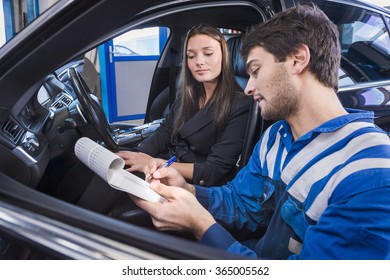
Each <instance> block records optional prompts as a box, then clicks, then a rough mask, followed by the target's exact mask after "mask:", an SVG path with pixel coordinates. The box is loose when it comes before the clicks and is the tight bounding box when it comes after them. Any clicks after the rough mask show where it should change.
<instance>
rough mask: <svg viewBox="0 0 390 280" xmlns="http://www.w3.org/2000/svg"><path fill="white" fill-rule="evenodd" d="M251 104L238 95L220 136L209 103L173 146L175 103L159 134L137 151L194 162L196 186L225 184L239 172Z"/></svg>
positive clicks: (191, 120)
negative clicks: (237, 164)
mask: <svg viewBox="0 0 390 280" xmlns="http://www.w3.org/2000/svg"><path fill="white" fill-rule="evenodd" d="M250 103H251V98H250V97H248V96H245V95H243V94H240V95H239V94H237V96H236V97H235V100H234V102H233V105H232V107H231V110H230V114H229V117H228V120H227V123H226V126H225V129H224V130H223V132H222V133H221V135H220V136H219V137H218V136H217V135H216V130H215V127H214V125H213V119H212V114H213V110H212V109H213V108H211V107H210V106H212V105H210V106H207V104H206V106H205V107H203V108H202V109H201V110H199V112H197V113H196V114H195V115H194V116H193V117H192V118H191V119H190V120H189V121H188V122H187V123H186V124H185V125H184V126H183V127H182V129H181V130H180V131H179V141H178V143H173V142H172V139H171V135H172V131H173V123H174V119H175V115H176V113H177V107H178V104H177V103H176V104H175V105H174V106H173V109H172V110H171V111H170V112H169V114H168V115H167V117H166V118H165V120H164V121H163V122H162V124H161V126H160V127H159V128H158V129H157V130H156V132H155V133H154V134H153V135H151V136H150V137H149V138H147V139H145V140H144V141H143V142H141V144H140V145H139V146H138V147H137V148H136V149H137V150H138V151H140V152H143V153H146V154H148V155H150V156H152V157H160V158H165V159H168V158H169V157H171V156H173V155H175V156H176V157H177V159H178V162H188V163H194V174H193V180H192V183H194V184H198V185H203V186H212V185H221V184H224V183H226V182H227V181H228V180H230V179H232V178H233V176H234V173H235V170H236V163H237V161H238V159H239V156H240V153H241V149H242V144H243V139H244V136H245V130H246V124H247V119H248V115H249V107H250ZM217 137H218V139H217Z"/></svg>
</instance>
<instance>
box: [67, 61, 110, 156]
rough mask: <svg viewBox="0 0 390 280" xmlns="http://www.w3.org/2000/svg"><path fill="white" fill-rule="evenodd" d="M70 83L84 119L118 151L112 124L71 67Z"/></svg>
mask: <svg viewBox="0 0 390 280" xmlns="http://www.w3.org/2000/svg"><path fill="white" fill-rule="evenodd" d="M68 75H69V79H70V82H71V83H72V86H73V90H74V92H75V94H76V96H77V99H78V100H79V102H80V104H81V107H82V109H83V113H84V114H85V115H84V117H85V118H86V120H87V121H88V123H90V124H92V125H93V127H94V128H95V130H96V132H97V133H98V135H99V137H100V138H101V140H102V141H104V143H105V144H106V145H107V148H108V149H110V150H116V149H118V144H117V142H116V141H115V139H114V137H113V133H112V129H111V126H110V124H109V123H108V121H107V118H106V116H105V114H104V112H103V109H102V108H101V106H100V104H98V103H97V102H96V101H95V100H93V99H92V96H91V95H92V94H91V92H90V90H89V88H88V86H87V84H86V83H85V81H84V79H83V77H82V76H81V74H80V72H79V71H78V70H77V69H76V68H74V67H71V68H69V69H68Z"/></svg>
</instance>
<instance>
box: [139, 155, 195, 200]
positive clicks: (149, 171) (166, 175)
mask: <svg viewBox="0 0 390 280" xmlns="http://www.w3.org/2000/svg"><path fill="white" fill-rule="evenodd" d="M165 162H166V160H162V159H159V158H153V159H151V160H150V161H149V162H148V164H147V165H146V166H145V168H144V173H145V178H151V179H150V180H158V181H159V182H161V183H163V184H166V185H169V186H176V187H180V188H183V189H186V190H187V191H189V192H191V193H192V194H195V187H194V186H193V185H190V184H188V183H187V182H186V180H185V179H184V177H183V176H182V175H181V174H180V173H179V171H178V170H176V169H175V168H173V167H164V168H161V166H163V165H164V163H165Z"/></svg>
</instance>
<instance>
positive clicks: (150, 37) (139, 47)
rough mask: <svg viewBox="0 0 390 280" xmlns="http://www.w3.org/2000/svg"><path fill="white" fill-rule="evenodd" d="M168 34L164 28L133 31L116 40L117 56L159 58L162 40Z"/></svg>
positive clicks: (114, 42) (115, 52) (115, 51)
mask: <svg viewBox="0 0 390 280" xmlns="http://www.w3.org/2000/svg"><path fill="white" fill-rule="evenodd" d="M166 32H168V29H167V28H164V27H161V28H160V27H150V28H143V29H137V30H131V31H129V32H127V33H125V34H123V35H121V36H118V37H116V38H114V40H113V44H114V55H115V56H158V55H160V53H161V51H162V50H161V44H160V42H161V40H164V38H165V39H166V37H167V34H166Z"/></svg>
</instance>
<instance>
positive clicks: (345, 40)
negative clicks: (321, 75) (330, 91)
mask: <svg viewBox="0 0 390 280" xmlns="http://www.w3.org/2000/svg"><path fill="white" fill-rule="evenodd" d="M303 2H306V1H303ZM315 2H316V4H318V5H319V6H320V7H321V9H322V10H323V11H324V12H325V13H326V14H327V15H328V17H329V18H330V19H331V20H332V21H333V22H334V23H335V24H336V25H337V26H338V29H339V32H340V43H341V52H342V53H341V69H340V71H339V78H340V83H339V86H340V87H343V86H350V85H355V84H359V83H366V82H378V81H383V80H390V37H389V31H388V29H387V27H386V24H388V22H389V19H388V18H385V17H383V16H382V15H381V14H379V13H375V12H372V11H369V10H366V9H363V8H361V7H354V6H351V5H344V4H342V3H335V2H328V1H322V0H320V1H315ZM386 22H387V23H386Z"/></svg>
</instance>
